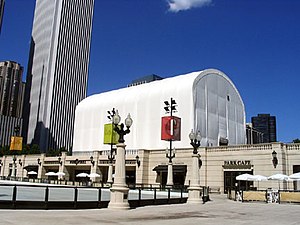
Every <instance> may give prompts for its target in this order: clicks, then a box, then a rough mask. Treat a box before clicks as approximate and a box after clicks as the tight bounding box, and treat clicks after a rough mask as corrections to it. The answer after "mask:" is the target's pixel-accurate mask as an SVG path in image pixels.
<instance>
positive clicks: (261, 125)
mask: <svg viewBox="0 0 300 225" xmlns="http://www.w3.org/2000/svg"><path fill="white" fill-rule="evenodd" d="M251 122H252V126H253V128H255V129H256V130H258V131H259V132H262V133H263V143H270V142H276V141H277V137H276V117H275V116H270V114H258V115H257V116H255V117H252V118H251Z"/></svg>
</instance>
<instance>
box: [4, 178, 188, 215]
mask: <svg viewBox="0 0 300 225" xmlns="http://www.w3.org/2000/svg"><path fill="white" fill-rule="evenodd" d="M128 199H129V200H128V202H129V205H130V207H131V208H135V207H139V206H146V205H162V204H178V203H185V202H186V201H187V197H186V189H184V188H181V189H176V190H175V189H172V188H165V189H163V190H162V189H161V188H160V187H153V186H152V187H151V188H149V187H148V186H146V185H143V187H141V186H140V187H135V189H130V191H129V196H128ZM109 200H110V190H109V187H86V186H66V185H45V184H34V185H33V184H26V185H25V184H7V183H3V184H0V208H2V209H88V208H106V207H107V206H108V203H109Z"/></svg>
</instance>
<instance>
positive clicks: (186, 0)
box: [168, 0, 212, 12]
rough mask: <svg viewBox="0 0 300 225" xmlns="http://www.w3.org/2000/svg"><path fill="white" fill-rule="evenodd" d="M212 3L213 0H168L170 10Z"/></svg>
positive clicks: (176, 10) (177, 10)
mask: <svg viewBox="0 0 300 225" xmlns="http://www.w3.org/2000/svg"><path fill="white" fill-rule="evenodd" d="M211 3H212V0H168V4H169V7H170V8H169V11H171V12H179V11H181V10H188V9H191V8H200V7H203V6H207V5H209V4H211Z"/></svg>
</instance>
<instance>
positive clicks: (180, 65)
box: [0, 0, 300, 142]
mask: <svg viewBox="0 0 300 225" xmlns="http://www.w3.org/2000/svg"><path fill="white" fill-rule="evenodd" d="M34 5H35V1H34V0H26V1H24V0H7V1H6V8H5V15H4V21H3V26H2V32H1V35H0V61H3V60H14V61H17V62H19V63H20V64H21V65H22V66H24V68H25V71H26V70H27V61H28V51H29V42H30V35H31V27H32V20H33V13H34ZM299 12H300V1H299V0H173V1H171V0H170V1H168V0H95V9H94V22H93V33H92V46H91V56H90V69H89V81H88V95H91V94H94V93H100V92H104V91H108V90H113V89H117V88H120V87H125V86H126V85H127V84H128V83H130V82H131V81H132V80H134V79H136V78H139V77H141V76H145V75H149V74H157V75H160V76H162V77H171V76H175V75H178V74H184V73H188V72H192V71H197V70H203V69H207V68H216V69H219V70H221V71H223V72H224V73H225V74H227V75H228V76H229V77H230V79H231V80H232V81H233V82H234V84H235V85H236V87H237V89H238V90H239V92H240V94H241V96H242V98H243V101H244V104H245V109H246V120H247V122H249V121H250V118H251V116H255V115H257V114H258V113H270V114H271V115H275V116H276V117H277V136H278V140H279V141H282V142H290V141H292V140H293V139H295V138H300V128H299V127H300V126H299V125H300V122H299V121H300V118H299V117H300V113H299V112H300V106H299V104H298V101H299V99H300V93H299V88H298V87H299V84H300V13H299ZM25 75H26V72H25V73H24V77H25Z"/></svg>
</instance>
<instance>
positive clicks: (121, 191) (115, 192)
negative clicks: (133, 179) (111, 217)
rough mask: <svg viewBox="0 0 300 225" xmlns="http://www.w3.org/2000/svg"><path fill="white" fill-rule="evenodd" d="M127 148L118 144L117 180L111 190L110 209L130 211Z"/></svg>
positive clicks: (122, 144) (115, 179)
mask: <svg viewBox="0 0 300 225" xmlns="http://www.w3.org/2000/svg"><path fill="white" fill-rule="evenodd" d="M125 147H126V145H125V144H124V143H119V144H117V154H116V164H115V178H114V183H113V185H112V187H111V188H110V202H109V204H108V208H110V209H129V203H128V191H129V188H128V187H127V184H126V180H125V179H126V176H125V174H126V167H125Z"/></svg>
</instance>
